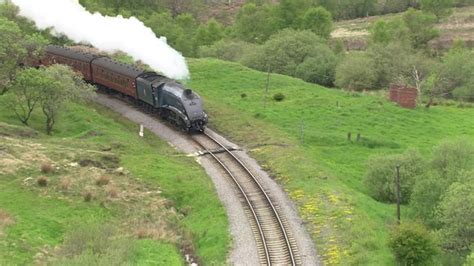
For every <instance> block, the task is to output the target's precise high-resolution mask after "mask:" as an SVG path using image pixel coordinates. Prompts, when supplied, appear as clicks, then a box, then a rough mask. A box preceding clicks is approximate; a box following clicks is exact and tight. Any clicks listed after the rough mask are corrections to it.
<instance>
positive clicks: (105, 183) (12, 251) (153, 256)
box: [0, 96, 230, 265]
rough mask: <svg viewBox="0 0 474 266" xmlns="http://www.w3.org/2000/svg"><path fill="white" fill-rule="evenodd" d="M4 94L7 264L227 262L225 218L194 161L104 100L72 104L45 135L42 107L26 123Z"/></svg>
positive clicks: (2, 206) (1, 229)
mask: <svg viewBox="0 0 474 266" xmlns="http://www.w3.org/2000/svg"><path fill="white" fill-rule="evenodd" d="M6 100H7V98H6V97H3V96H2V97H0V152H1V157H0V164H1V166H2V167H1V170H0V191H1V193H0V264H3V265H20V264H31V263H44V262H49V263H50V264H53V265H55V264H59V265H84V264H90V265H92V264H102V265H110V264H114V265H119V264H120V265H122V264H133V265H157V264H159V265H183V264H184V254H182V252H181V250H184V252H186V253H190V254H191V255H194V256H197V257H198V259H199V262H200V263H204V264H208V265H209V264H224V263H225V261H226V257H227V252H228V248H229V246H230V238H229V235H228V227H227V216H226V213H225V210H224V208H223V206H222V205H221V203H220V202H219V200H218V198H217V195H216V193H215V189H214V186H213V184H212V182H211V180H210V179H209V178H208V177H207V175H206V174H205V172H204V171H203V169H202V168H201V167H200V166H199V165H198V164H197V163H196V162H195V161H194V159H193V158H189V157H187V156H186V155H184V154H181V153H179V152H178V151H176V150H175V149H173V148H172V147H170V146H169V145H168V144H167V143H165V142H163V141H161V140H159V139H158V138H157V137H155V136H154V135H153V134H152V133H151V132H148V131H146V132H145V137H144V138H140V137H139V136H138V134H137V133H138V127H137V125H136V124H133V123H130V122H129V121H127V120H125V119H123V118H122V117H120V116H119V115H116V114H114V113H113V112H111V111H109V110H108V109H105V108H103V107H101V106H97V105H93V104H87V105H78V104H70V106H69V107H68V108H67V110H65V111H64V112H63V113H62V114H61V116H60V118H59V121H58V124H57V125H56V127H55V129H54V131H53V135H52V136H47V135H45V134H44V133H43V132H44V125H43V119H44V118H43V116H42V114H41V112H40V111H39V110H37V111H36V112H35V113H34V115H33V117H32V119H31V121H30V127H26V126H23V125H21V123H19V121H18V120H17V119H16V117H15V116H14V114H13V112H11V111H10V110H7V108H6V107H5V106H6V105H5V101H6ZM44 163H48V164H50V165H51V166H52V170H48V171H46V172H42V169H41V168H42V167H43V166H42V165H43V164H44ZM117 169H118V170H117ZM40 176H46V178H47V179H48V184H47V186H45V187H41V186H39V185H38V184H37V178H38V177H40ZM90 232H93V233H90ZM87 247H91V248H87ZM125 251H126V252H125ZM117 263H118V264H117Z"/></svg>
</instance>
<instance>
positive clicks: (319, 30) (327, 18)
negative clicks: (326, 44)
mask: <svg viewBox="0 0 474 266" xmlns="http://www.w3.org/2000/svg"><path fill="white" fill-rule="evenodd" d="M302 28H303V29H308V30H311V31H312V32H314V33H316V35H318V36H321V37H322V38H325V39H329V37H330V35H331V31H332V16H331V13H329V11H327V10H326V9H324V7H317V8H310V9H309V10H308V11H306V13H305V14H304V17H303V22H302Z"/></svg>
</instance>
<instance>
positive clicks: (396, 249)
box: [389, 222, 439, 265]
mask: <svg viewBox="0 0 474 266" xmlns="http://www.w3.org/2000/svg"><path fill="white" fill-rule="evenodd" d="M389 246H390V248H391V250H392V252H393V254H394V256H395V258H396V260H397V261H398V262H399V263H400V265H429V263H430V262H432V261H433V259H434V257H435V256H436V255H437V254H438V252H439V250H438V243H437V241H436V239H435V238H434V237H433V236H432V235H431V234H430V232H429V231H428V230H427V229H426V228H425V227H424V226H423V225H422V224H420V223H416V222H403V223H402V224H401V225H399V226H397V227H395V228H394V230H392V232H391V234H390V240H389Z"/></svg>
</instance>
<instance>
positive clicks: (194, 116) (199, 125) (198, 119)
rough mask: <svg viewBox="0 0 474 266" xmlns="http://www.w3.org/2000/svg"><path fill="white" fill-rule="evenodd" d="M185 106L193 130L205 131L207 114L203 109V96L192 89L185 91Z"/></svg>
mask: <svg viewBox="0 0 474 266" xmlns="http://www.w3.org/2000/svg"><path fill="white" fill-rule="evenodd" d="M183 103H184V108H185V109H186V114H187V115H188V119H189V121H190V123H191V130H195V131H203V130H204V128H205V127H206V125H207V120H208V117H207V114H206V112H204V110H203V107H202V106H203V104H202V100H201V98H200V97H199V96H198V95H197V94H196V93H194V92H193V91H192V90H190V89H186V90H185V91H184V97H183Z"/></svg>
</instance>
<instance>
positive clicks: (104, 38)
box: [0, 0, 189, 79]
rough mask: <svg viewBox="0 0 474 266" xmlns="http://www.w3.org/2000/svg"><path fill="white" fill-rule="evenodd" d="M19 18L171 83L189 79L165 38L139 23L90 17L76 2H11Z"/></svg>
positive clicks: (131, 19)
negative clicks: (127, 59) (120, 56)
mask: <svg viewBox="0 0 474 266" xmlns="http://www.w3.org/2000/svg"><path fill="white" fill-rule="evenodd" d="M0 1H1V0H0ZM12 2H13V3H14V4H16V5H17V6H18V7H19V8H20V14H21V15H22V16H25V17H28V18H29V19H31V20H33V21H34V22H35V23H36V26H37V27H38V28H40V29H46V28H51V27H52V28H53V30H54V33H55V34H64V35H66V36H67V37H68V38H70V39H72V40H73V41H75V42H78V43H88V44H91V45H93V46H94V47H96V48H98V49H100V50H103V51H106V52H114V51H117V50H120V51H122V52H125V53H127V54H129V55H130V56H132V57H133V58H134V59H135V60H141V61H143V62H144V63H146V64H148V65H150V66H151V67H152V68H153V69H155V70H157V71H160V72H162V73H163V74H165V75H166V76H168V77H170V78H174V79H187V78H189V70H188V67H187V65H186V60H185V59H184V57H183V56H182V55H181V54H180V53H178V52H177V51H176V50H174V49H173V48H171V47H170V46H169V45H168V44H167V43H166V40H165V38H157V37H156V35H155V34H154V33H153V31H152V30H151V29H150V28H148V27H146V26H145V25H144V24H143V22H141V21H139V20H138V19H136V18H134V17H131V18H123V17H122V16H117V17H109V16H102V15H101V14H99V13H94V14H92V13H90V12H88V11H87V10H86V9H85V8H84V7H83V6H81V5H80V4H79V2H78V1H77V0H41V1H40V0H12Z"/></svg>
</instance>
